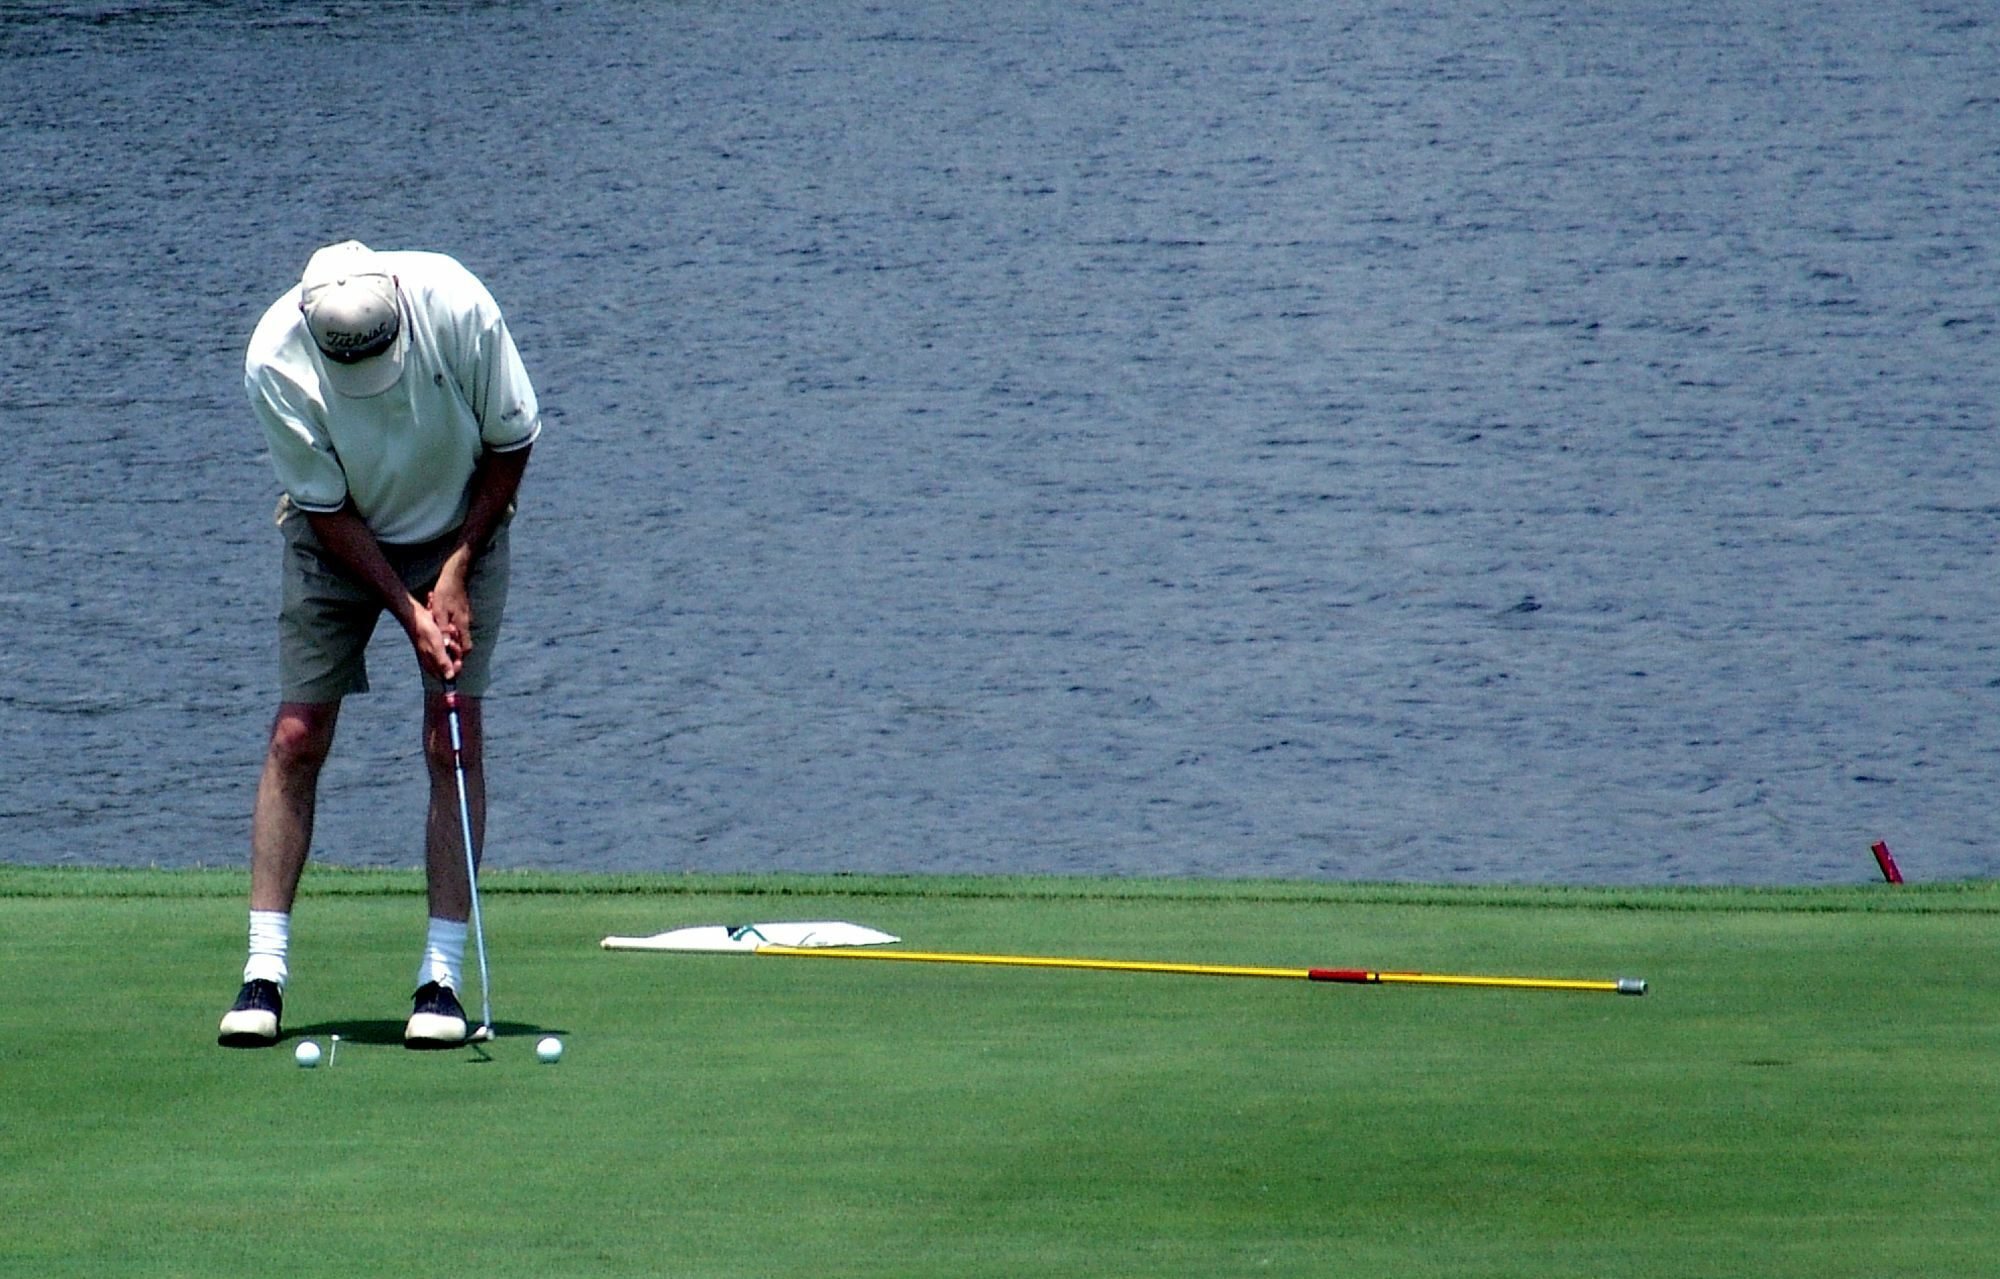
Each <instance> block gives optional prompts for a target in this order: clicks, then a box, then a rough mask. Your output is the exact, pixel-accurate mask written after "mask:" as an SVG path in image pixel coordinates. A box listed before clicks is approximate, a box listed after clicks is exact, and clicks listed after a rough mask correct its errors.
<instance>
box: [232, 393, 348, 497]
mask: <svg viewBox="0 0 2000 1279" xmlns="http://www.w3.org/2000/svg"><path fill="white" fill-rule="evenodd" d="M243 389H244V392H245V393H246V394H247V395H248V396H249V397H250V408H251V411H252V412H254V413H255V414H256V415H257V421H258V422H259V423H260V424H261V425H262V426H263V428H264V440H265V442H266V443H267V444H268V445H270V450H271V466H272V468H273V469H274V470H276V471H277V473H278V483H280V484H282V485H283V486H284V488H285V492H286V493H288V494H290V495H291V499H292V504H293V505H294V506H297V507H298V508H299V509H300V510H302V511H313V512H317V513H321V514H326V513H330V512H333V511H337V510H339V509H340V508H341V507H342V506H343V505H345V504H346V502H347V473H346V472H345V471H343V470H341V468H340V459H339V458H338V457H337V456H335V455H334V451H333V443H332V441H331V440H329V439H328V438H327V434H326V431H325V430H324V429H322V428H321V427H320V426H318V425H317V424H316V423H315V422H314V421H313V420H312V417H311V415H310V414H308V413H306V412H304V411H303V410H302V408H301V407H300V406H299V405H298V404H297V403H296V402H295V399H294V397H293V396H292V395H290V394H288V393H287V392H288V391H290V390H291V388H290V387H289V386H288V385H287V384H286V383H285V381H284V379H283V378H282V377H280V376H278V374H277V373H276V371H275V370H273V369H272V367H271V366H270V365H268V364H262V363H258V362H256V361H252V362H251V363H250V364H249V365H248V366H247V367H246V368H245V370H244V374H243Z"/></svg>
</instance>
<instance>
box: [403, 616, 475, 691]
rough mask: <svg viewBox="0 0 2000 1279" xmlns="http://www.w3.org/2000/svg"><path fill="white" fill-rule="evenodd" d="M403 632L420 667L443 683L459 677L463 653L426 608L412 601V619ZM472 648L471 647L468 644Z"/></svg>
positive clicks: (455, 641) (456, 642) (462, 663)
mask: <svg viewBox="0 0 2000 1279" xmlns="http://www.w3.org/2000/svg"><path fill="white" fill-rule="evenodd" d="M404 629H405V630H406V631H408V632H409V636H410V643H411V645H412V646H414V647H415V648H416V650H417V664H418V665H419V666H421V667H423V668H424V670H426V671H428V672H429V673H431V674H432V675H435V676H437V677H438V678H439V679H441V680H454V679H457V678H458V671H459V668H460V667H461V666H463V665H464V664H465V663H464V660H463V656H462V655H463V652H464V650H463V649H461V648H459V646H458V641H457V640H456V639H454V638H453V637H452V635H451V634H450V633H449V632H448V631H446V630H445V628H444V627H442V626H440V625H439V624H438V621H437V618H436V617H435V616H434V615H433V614H432V613H431V611H430V610H429V609H427V608H420V607H417V606H416V601H415V600H412V601H411V609H410V620H409V622H408V623H407V624H406V625H405V627H404ZM468 647H469V645H468Z"/></svg>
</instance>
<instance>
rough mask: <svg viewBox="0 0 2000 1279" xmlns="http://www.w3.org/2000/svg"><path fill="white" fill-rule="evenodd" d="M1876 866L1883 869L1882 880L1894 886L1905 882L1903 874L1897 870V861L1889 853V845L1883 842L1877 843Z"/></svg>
mask: <svg viewBox="0 0 2000 1279" xmlns="http://www.w3.org/2000/svg"><path fill="white" fill-rule="evenodd" d="M1875 864H1876V865H1877V866H1880V867H1881V868H1882V878H1884V879H1886V880H1888V881H1889V882H1890V883H1892V884H1900V883H1902V882H1903V872H1902V871H1900V870H1898V869H1896V859H1895V858H1894V857H1893V856H1891V855H1890V853H1889V845H1888V843H1887V842H1885V841H1883V840H1879V839H1878V840H1876V841H1875Z"/></svg>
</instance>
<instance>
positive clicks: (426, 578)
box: [278, 505, 507, 703]
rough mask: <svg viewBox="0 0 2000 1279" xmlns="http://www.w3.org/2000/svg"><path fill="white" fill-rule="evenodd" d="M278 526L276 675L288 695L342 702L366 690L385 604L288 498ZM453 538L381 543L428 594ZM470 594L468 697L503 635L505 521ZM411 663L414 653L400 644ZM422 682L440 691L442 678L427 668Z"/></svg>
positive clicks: (482, 685) (412, 583)
mask: <svg viewBox="0 0 2000 1279" xmlns="http://www.w3.org/2000/svg"><path fill="white" fill-rule="evenodd" d="M278 528H279V529H280V531H281V532H282V533H283V534H284V540H285V561H284V595H283V599H284V602H283V605H282V607H281V608H280V610H279V613H278V679H279V686H280V688H281V689H282V690H283V700H285V701H287V702H313V703H326V702H337V701H339V700H340V699H341V698H343V697H346V696H347V695H348V694H350V693H365V692H367V691H368V663H367V661H366V654H367V649H368V640H369V637H370V636H372V635H373V634H374V633H375V623H376V622H377V621H379V620H380V619H381V616H382V611H383V604H382V601H381V600H379V599H377V598H376V597H375V595H374V593H373V592H371V591H369V590H368V588H366V587H364V586H362V585H361V584H360V583H358V582H356V581H355V580H354V579H353V578H351V577H349V576H348V574H347V571H346V570H345V569H343V568H342V567H341V566H340V564H339V562H338V561H337V560H335V559H334V558H333V556H332V555H331V554H329V553H328V552H327V550H326V548H325V547H324V546H322V545H321V544H320V540H319V538H317V537H315V536H314V535H313V531H312V524H311V522H310V521H308V520H307V519H306V518H305V516H304V515H303V514H301V513H300V512H299V511H297V510H295V509H291V508H290V507H289V505H281V506H280V508H279V513H278ZM454 542H455V538H454V536H452V535H449V534H448V535H446V536H444V537H441V538H438V539H437V540H435V541H431V542H423V543H419V544H417V545H414V546H390V545H387V544H384V545H383V547H382V553H383V554H384V555H385V556H386V557H388V560H389V564H390V567H392V568H394V569H395V570H396V575H397V576H398V577H400V578H402V579H403V584H404V585H405V586H407V587H409V590H410V594H412V595H414V596H416V597H417V599H418V600H419V601H421V600H423V599H424V597H425V596H426V595H428V594H429V593H430V589H431V588H432V587H433V586H435V585H437V577H438V573H439V572H440V571H442V570H443V568H444V561H445V559H446V557H447V556H449V555H450V554H451V549H452V546H453V545H454ZM466 588H467V593H468V594H470V595H471V597H472V627H473V641H474V643H473V646H472V651H471V652H469V653H467V654H466V655H465V665H464V666H463V667H462V668H461V669H460V670H459V673H458V691H459V692H461V693H463V694H465V695H466V696H467V697H480V696H483V695H484V694H485V692H486V687H487V684H488V682H489V680H490V679H491V672H492V669H493V650H494V648H495V647H496V646H497V644H498V642H499V639H500V619H501V615H502V614H503V613H504V612H505V611H506V608H507V526H506V525H505V524H504V523H503V524H502V525H501V527H500V531H499V532H497V533H495V534H494V535H493V539H492V541H490V542H488V543H487V545H486V550H485V551H484V552H482V553H481V554H480V556H479V558H478V559H476V560H474V561H473V564H472V580H471V581H470V582H468V583H467V584H466ZM403 653H404V655H405V656H407V657H408V658H409V659H410V661H411V663H412V664H414V663H415V662H416V653H415V651H414V650H412V649H410V648H408V647H407V646H406V647H405V648H404V649H403ZM424 687H425V688H426V689H428V690H430V691H431V692H434V693H435V692H441V691H442V690H443V685H442V684H441V683H440V682H439V681H438V680H436V679H434V678H432V677H431V676H430V675H429V674H428V673H426V674H425V675H424Z"/></svg>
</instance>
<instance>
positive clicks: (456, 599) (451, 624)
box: [424, 547, 472, 662]
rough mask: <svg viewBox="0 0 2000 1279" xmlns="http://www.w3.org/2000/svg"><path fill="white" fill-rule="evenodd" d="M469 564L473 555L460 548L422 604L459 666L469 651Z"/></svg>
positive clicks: (439, 574)
mask: <svg viewBox="0 0 2000 1279" xmlns="http://www.w3.org/2000/svg"><path fill="white" fill-rule="evenodd" d="M471 564H472V553H471V552H470V551H469V550H467V549H465V548H463V547H461V548H460V549H458V550H457V551H455V552H453V553H452V556H451V558H450V559H447V560H446V561H445V563H444V568H443V569H442V570H441V571H440V572H439V573H438V580H437V585H435V586H433V587H432V588H431V593H430V598H428V599H426V600H425V601H424V605H425V608H426V609H427V610H428V611H429V613H430V618H431V621H432V622H433V623H434V624H436V626H437V628H438V630H439V631H440V632H441V633H442V634H443V635H444V638H445V642H446V644H447V645H449V646H450V648H451V651H452V653H453V654H454V655H455V656H456V657H457V659H458V660H459V661H461V662H462V661H464V659H465V655H466V654H467V653H470V652H471V651H472V595H471V593H470V592H469V591H468V590H467V589H466V578H467V577H468V576H469V575H470V572H471Z"/></svg>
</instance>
